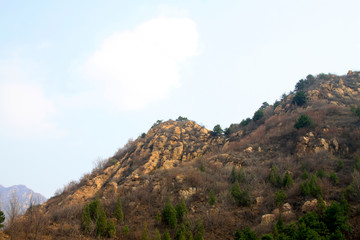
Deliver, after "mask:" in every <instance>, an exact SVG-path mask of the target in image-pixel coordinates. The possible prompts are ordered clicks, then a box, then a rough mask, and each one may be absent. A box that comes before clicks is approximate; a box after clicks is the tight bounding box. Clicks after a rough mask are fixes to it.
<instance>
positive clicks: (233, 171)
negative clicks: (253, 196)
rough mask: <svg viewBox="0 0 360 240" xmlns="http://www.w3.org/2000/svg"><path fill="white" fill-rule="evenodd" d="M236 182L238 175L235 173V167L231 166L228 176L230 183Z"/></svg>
mask: <svg viewBox="0 0 360 240" xmlns="http://www.w3.org/2000/svg"><path fill="white" fill-rule="evenodd" d="M236 181H239V174H238V172H237V171H236V167H235V166H233V168H232V170H231V175H230V182H231V183H235V182H236Z"/></svg>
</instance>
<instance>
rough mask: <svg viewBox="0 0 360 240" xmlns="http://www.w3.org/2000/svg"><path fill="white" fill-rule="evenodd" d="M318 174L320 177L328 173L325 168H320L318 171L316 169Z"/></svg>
mask: <svg viewBox="0 0 360 240" xmlns="http://www.w3.org/2000/svg"><path fill="white" fill-rule="evenodd" d="M316 176H317V177H319V178H320V179H322V178H324V177H326V173H325V171H324V170H323V169H320V170H318V171H316Z"/></svg>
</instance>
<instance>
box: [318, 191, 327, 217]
mask: <svg viewBox="0 0 360 240" xmlns="http://www.w3.org/2000/svg"><path fill="white" fill-rule="evenodd" d="M325 210H326V205H325V202H324V200H323V198H322V197H321V196H319V198H318V202H317V204H316V212H317V213H318V214H319V215H320V216H322V215H323V214H324V213H325Z"/></svg>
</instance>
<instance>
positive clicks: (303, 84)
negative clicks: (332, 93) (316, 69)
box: [295, 74, 316, 92]
mask: <svg viewBox="0 0 360 240" xmlns="http://www.w3.org/2000/svg"><path fill="white" fill-rule="evenodd" d="M315 80H316V79H315V77H314V76H313V75H311V74H309V75H307V77H306V79H300V80H299V81H298V82H297V83H296V85H295V91H297V92H298V91H301V90H305V88H307V87H309V86H310V85H312V84H313V83H314V82H315Z"/></svg>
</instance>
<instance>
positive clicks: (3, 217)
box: [0, 210, 5, 228]
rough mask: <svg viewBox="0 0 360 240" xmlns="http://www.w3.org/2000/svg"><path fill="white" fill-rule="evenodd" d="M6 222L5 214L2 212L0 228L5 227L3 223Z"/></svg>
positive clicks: (0, 212)
mask: <svg viewBox="0 0 360 240" xmlns="http://www.w3.org/2000/svg"><path fill="white" fill-rule="evenodd" d="M4 221H5V214H4V212H3V211H1V210H0V228H2V227H4V224H3V222H4Z"/></svg>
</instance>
